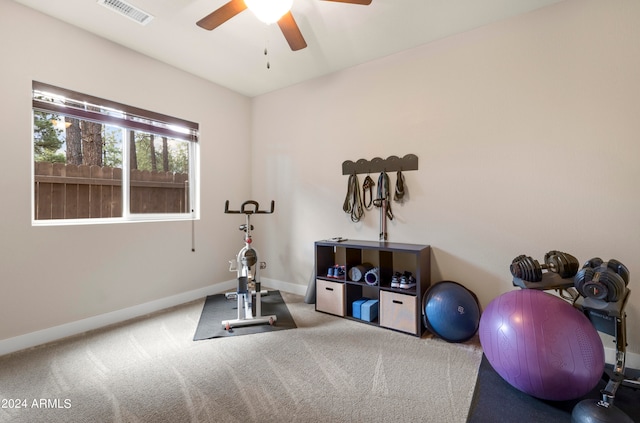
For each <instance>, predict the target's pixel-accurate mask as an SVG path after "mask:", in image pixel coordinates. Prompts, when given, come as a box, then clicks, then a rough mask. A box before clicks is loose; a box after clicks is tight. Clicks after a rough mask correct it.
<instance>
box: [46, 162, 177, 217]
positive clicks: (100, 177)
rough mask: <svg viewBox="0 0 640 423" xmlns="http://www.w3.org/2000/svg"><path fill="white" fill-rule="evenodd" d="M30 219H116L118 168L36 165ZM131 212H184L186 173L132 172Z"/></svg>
mask: <svg viewBox="0 0 640 423" xmlns="http://www.w3.org/2000/svg"><path fill="white" fill-rule="evenodd" d="M34 169H35V171H34V179H35V219H36V220H48V219H87V218H110V217H122V169H120V168H114V167H106V166H87V165H79V166H76V165H67V164H64V163H49V162H36V163H35V167H34ZM130 180H131V182H130V200H129V202H130V209H131V213H188V212H189V210H188V207H189V187H188V174H186V173H173V172H150V171H140V170H132V171H131V178H130Z"/></svg>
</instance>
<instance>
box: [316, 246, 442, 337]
mask: <svg viewBox="0 0 640 423" xmlns="http://www.w3.org/2000/svg"><path fill="white" fill-rule="evenodd" d="M363 263H369V264H371V265H373V266H374V267H378V268H379V269H380V272H379V279H378V280H379V283H378V285H376V286H371V285H368V284H367V283H366V282H364V281H361V282H356V281H352V280H350V279H349V274H350V269H351V268H352V267H354V266H358V265H361V264H363ZM430 263H431V249H430V247H429V246H428V245H415V244H403V243H396V242H378V241H354V240H345V241H340V242H337V241H332V240H326V241H316V243H315V275H316V311H320V312H324V313H329V314H334V315H336V316H341V317H344V318H346V319H352V320H356V321H358V322H362V323H365V324H371V325H375V326H380V327H384V328H387V329H392V330H396V331H400V332H404V333H409V334H412V335H415V336H421V335H422V333H423V332H424V330H425V328H424V325H423V323H422V318H421V316H422V311H421V310H422V298H423V296H424V293H425V292H426V290H427V288H429V286H430V285H431V266H430ZM336 264H337V265H343V266H346V272H345V274H344V276H342V277H340V278H335V277H329V276H328V269H329V268H330V267H333V266H334V265H336ZM404 271H409V272H411V273H412V274H413V276H414V277H415V278H416V286H415V288H410V289H403V288H392V287H391V278H392V276H393V274H394V272H400V273H403V272H404ZM363 297H366V298H370V299H375V300H378V301H379V302H378V306H379V311H378V317H377V318H376V319H374V320H373V321H371V322H369V321H365V320H360V319H356V318H354V317H353V310H352V304H353V302H354V301H356V300H359V299H361V298H363Z"/></svg>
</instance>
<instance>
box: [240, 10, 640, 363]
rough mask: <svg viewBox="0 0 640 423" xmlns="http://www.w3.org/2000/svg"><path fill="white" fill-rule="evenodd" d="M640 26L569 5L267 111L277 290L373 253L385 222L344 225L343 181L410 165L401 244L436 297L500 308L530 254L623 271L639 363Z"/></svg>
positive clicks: (291, 92) (257, 149) (631, 16)
mask: <svg viewBox="0 0 640 423" xmlns="http://www.w3.org/2000/svg"><path fill="white" fill-rule="evenodd" d="M639 20H640V3H639V2H637V1H635V0H616V1H606V2H604V1H600V0H590V1H588V0H568V1H566V2H562V3H559V4H557V5H554V6H551V7H548V8H544V9H541V10H538V11H535V12H533V13H529V14H526V15H523V16H520V17H516V18H514V19H509V20H507V21H503V22H500V23H496V24H493V25H490V26H486V27H483V28H480V29H477V30H474V31H471V32H468V33H465V34H462V35H459V36H455V37H451V38H448V39H444V40H441V41H438V42H435V43H432V44H429V45H425V46H422V47H419V48H416V49H412V50H409V51H406V52H403V53H400V54H396V55H393V56H390V57H387V58H384V59H382V60H377V61H374V62H370V63H367V64H364V65H362V66H358V67H354V68H351V69H348V70H346V71H343V72H338V73H335V74H332V75H329V76H326V77H323V78H318V79H316V80H313V81H309V82H306V83H302V84H299V85H296V86H293V87H290V88H287V89H283V90H280V91H277V92H273V93H270V94H266V95H263V96H260V97H258V98H256V99H254V102H253V117H252V119H253V123H252V128H253V135H252V143H253V146H252V152H253V160H254V173H253V188H252V191H253V193H254V195H255V196H260V197H263V198H265V199H270V198H274V199H275V200H276V202H277V203H278V205H279V210H278V215H277V222H278V224H276V225H270V226H268V227H266V228H265V230H266V233H264V234H263V239H265V238H266V239H268V243H269V244H268V248H266V249H265V251H267V254H268V257H267V260H268V261H269V262H270V263H271V273H270V276H271V277H274V278H276V279H281V280H293V281H296V282H298V283H300V284H306V283H307V282H308V280H309V278H310V275H311V273H312V269H313V242H314V241H315V240H319V239H325V238H328V237H332V236H343V237H348V238H352V239H367V240H376V239H377V238H378V231H379V228H378V214H377V212H372V213H369V214H367V215H366V216H365V219H364V221H362V222H360V223H357V224H353V223H351V221H350V219H349V217H348V216H347V215H345V214H344V213H343V212H342V202H343V199H344V195H345V192H346V185H347V177H346V176H343V175H342V174H341V164H342V162H343V161H345V160H354V161H355V160H357V159H360V158H365V159H371V158H373V157H376V156H377V157H383V158H384V157H387V156H389V155H398V156H403V155H405V154H408V153H413V154H416V155H417V156H418V157H419V166H420V169H419V170H418V171H415V172H407V173H406V174H405V176H406V182H407V185H408V189H409V193H410V199H409V201H408V202H407V203H406V204H404V205H395V204H394V205H393V211H394V213H395V216H396V219H395V220H394V221H393V222H391V223H390V225H389V240H390V241H400V242H412V243H424V244H430V245H431V246H432V247H433V257H432V259H433V260H432V264H433V270H432V279H433V281H434V282H437V281H440V280H445V279H450V280H456V281H458V282H461V283H463V284H464V285H466V286H467V287H469V288H470V289H472V290H473V291H474V292H475V293H476V294H477V295H478V296H479V298H480V300H481V302H482V304H483V306H486V305H487V304H488V302H489V301H491V300H492V299H493V298H495V297H496V296H498V295H499V294H501V293H503V292H506V291H508V290H511V289H513V287H512V285H511V277H510V273H509V264H510V263H511V260H512V259H513V258H514V257H516V256H517V255H519V254H526V255H531V256H533V257H534V258H537V259H539V260H542V259H543V256H544V254H545V253H546V252H547V251H549V250H553V249H557V250H562V251H566V252H569V253H572V254H574V255H575V256H576V257H577V258H578V259H579V260H580V261H581V262H584V261H586V260H588V259H590V258H592V257H594V256H600V257H602V258H603V259H605V260H607V259H609V258H617V259H618V260H620V261H622V262H623V263H625V264H626V265H627V266H628V267H629V269H630V272H631V284H630V288H632V294H631V300H630V301H629V304H628V306H627V313H628V322H629V330H628V334H629V350H630V351H632V352H634V353H636V354H638V353H640V335H638V333H639V331H638V323H637V322H638V321H640V288H637V287H636V281H637V280H638V277H637V275H640V266H639V262H638V258H639V257H640V224H639V223H640V222H639V219H640V195H639V190H638V185H637V184H638V181H639V180H640V166H638V159H639V158H640V142H639V141H638V139H639V136H640V135H639V134H640V118H638V116H640V84H639V82H638V81H639V80H638V76H639V75H640V43H639V42H638V40H640V26H639V25H638V24H637V22H638V21H639ZM373 177H374V179H377V175H373ZM393 181H395V175H392V182H393ZM360 182H361V183H362V177H361V179H360ZM276 263H277V264H276ZM558 323H559V324H561V322H558ZM605 345H606V346H607V347H609V346H611V347H613V345H612V344H608V343H607V344H605ZM638 365H640V362H638V363H636V366H638Z"/></svg>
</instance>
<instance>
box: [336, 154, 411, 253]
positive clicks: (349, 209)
mask: <svg viewBox="0 0 640 423" xmlns="http://www.w3.org/2000/svg"><path fill="white" fill-rule="evenodd" d="M407 170H418V157H417V156H416V155H415V154H407V155H406V156H404V157H403V158H399V157H397V156H389V157H388V158H386V159H381V158H379V157H375V158H374V159H372V160H365V159H360V160H358V161H357V162H353V161H351V160H347V161H345V162H343V163H342V174H343V175H349V181H348V185H347V195H346V197H345V201H344V204H343V206H342V209H343V211H344V212H345V213H347V214H349V215H350V218H351V220H352V221H353V222H359V221H360V219H362V217H363V216H364V210H365V209H366V210H370V209H372V208H373V206H375V207H377V208H379V209H380V241H386V240H387V219H389V220H393V212H392V211H391V193H390V190H389V187H390V182H389V175H388V174H387V172H397V173H396V184H395V190H394V194H393V200H394V201H396V202H399V203H401V202H404V201H405V200H406V197H405V194H406V192H407V190H406V183H405V179H404V175H403V174H402V172H403V171H407ZM378 172H379V173H380V176H379V177H378V187H377V190H376V197H375V198H373V188H374V186H375V183H374V182H373V179H371V176H369V174H370V173H378ZM363 173H366V174H367V176H366V178H365V180H364V183H363V184H362V193H361V192H360V185H359V182H358V176H357V175H358V174H363ZM367 194H368V197H369V198H368V199H367Z"/></svg>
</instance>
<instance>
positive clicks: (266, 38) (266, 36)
mask: <svg viewBox="0 0 640 423" xmlns="http://www.w3.org/2000/svg"><path fill="white" fill-rule="evenodd" d="M267 28H268V26H267V27H265V31H264V57H265V59H267V69H271V63H269V33H268V32H267Z"/></svg>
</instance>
